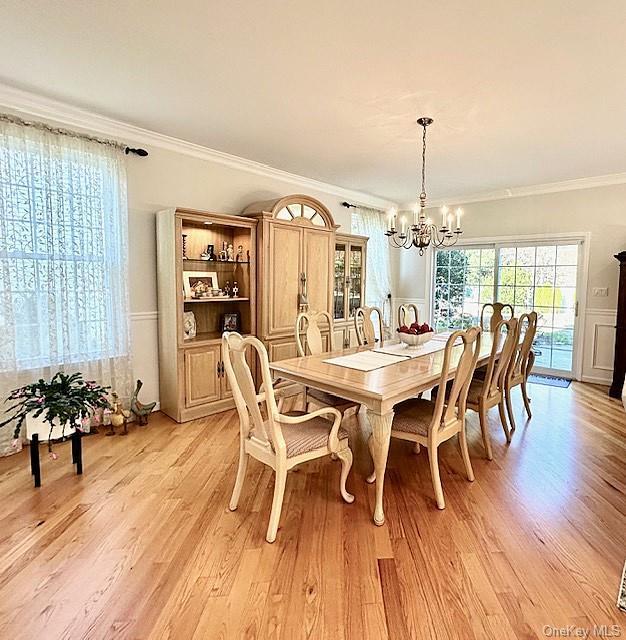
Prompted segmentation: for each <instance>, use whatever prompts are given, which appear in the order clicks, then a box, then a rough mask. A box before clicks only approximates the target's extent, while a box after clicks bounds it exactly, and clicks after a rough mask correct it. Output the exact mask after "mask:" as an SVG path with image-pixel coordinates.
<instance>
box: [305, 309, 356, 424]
mask: <svg viewBox="0 0 626 640" xmlns="http://www.w3.org/2000/svg"><path fill="white" fill-rule="evenodd" d="M323 326H325V327H326V330H327V332H328V343H327V346H328V348H327V349H325V348H324V337H323V335H322V327H323ZM295 334H296V348H297V350H298V355H299V356H300V357H303V356H307V355H320V354H322V353H325V352H327V351H334V350H335V340H334V338H335V333H334V327H333V319H332V316H331V315H330V313H328V311H306V312H302V313H300V314H298V317H297V318H296V326H295ZM304 393H305V396H304V402H305V407H306V409H307V411H308V409H309V404H314V405H319V406H321V407H324V406H327V407H335V408H336V409H338V410H339V412H340V413H341V414H342V415H344V414H345V413H346V411H348V410H349V409H354V408H356V409H357V410H358V409H359V407H360V405H359V403H357V402H353V401H351V400H345V399H344V398H340V397H339V396H335V395H333V394H332V393H326V391H321V390H320V389H308V388H306V387H305V391H304Z"/></svg>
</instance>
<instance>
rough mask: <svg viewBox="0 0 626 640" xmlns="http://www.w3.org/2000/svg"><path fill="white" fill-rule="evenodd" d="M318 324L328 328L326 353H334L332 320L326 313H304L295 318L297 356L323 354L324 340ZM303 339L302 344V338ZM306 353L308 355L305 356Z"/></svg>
mask: <svg viewBox="0 0 626 640" xmlns="http://www.w3.org/2000/svg"><path fill="white" fill-rule="evenodd" d="M320 324H325V325H327V327H328V351H334V349H335V341H334V332H333V319H332V317H331V315H330V313H328V311H306V312H303V313H300V314H298V317H297V318H296V328H295V331H296V347H297V349H298V355H299V356H305V355H314V356H316V355H319V354H320V353H324V352H325V351H326V349H324V338H323V336H322V330H321V328H320ZM303 337H304V339H305V340H304V343H303V341H302V338H303ZM307 351H308V354H307Z"/></svg>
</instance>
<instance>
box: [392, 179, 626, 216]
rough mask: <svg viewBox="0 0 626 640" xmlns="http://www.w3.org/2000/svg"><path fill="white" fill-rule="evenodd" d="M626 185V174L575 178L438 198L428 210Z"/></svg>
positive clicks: (429, 205)
mask: <svg viewBox="0 0 626 640" xmlns="http://www.w3.org/2000/svg"><path fill="white" fill-rule="evenodd" d="M625 183H626V172H624V173H609V174H607V175H604V176H592V177H589V178H575V179H573V180H562V181H561V182H546V183H544V184H534V185H528V186H525V187H510V188H508V189H500V190H497V191H483V192H479V193H473V194H468V195H460V196H458V195H457V196H454V197H452V198H438V199H437V200H432V201H430V202H429V203H428V208H431V207H440V206H442V205H444V204H448V205H450V204H451V203H454V204H455V205H456V204H460V205H463V204H471V203H472V202H489V201H491V200H508V199H510V198H524V197H527V196H537V195H543V194H547V193H559V192H562V191H576V190H578V189H593V188H595V187H609V186H612V185H616V184H625ZM414 204H415V203H404V205H402V207H401V208H402V210H406V211H410V210H412V207H413V205H414Z"/></svg>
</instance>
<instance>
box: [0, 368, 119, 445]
mask: <svg viewBox="0 0 626 640" xmlns="http://www.w3.org/2000/svg"><path fill="white" fill-rule="evenodd" d="M108 389H109V387H102V386H100V385H99V384H96V383H95V382H94V381H92V380H83V376H82V374H81V373H73V374H71V375H67V374H64V373H57V374H55V375H54V376H53V378H52V379H51V380H50V381H49V382H47V381H46V380H44V379H43V378H41V379H39V380H38V381H37V382H33V383H32V384H29V385H26V386H25V387H20V388H19V389H15V390H14V391H12V392H11V394H10V395H9V397H8V398H7V399H6V400H5V402H13V403H14V404H13V405H12V406H10V407H9V408H8V409H7V410H6V414H7V415H8V417H7V418H6V419H5V420H3V421H2V422H0V428H1V427H4V426H6V425H8V424H10V423H12V422H14V423H15V427H14V429H13V438H14V439H16V440H17V438H19V435H20V431H21V429H22V426H23V425H24V422H26V427H27V432H28V433H31V432H37V433H38V432H40V431H41V430H43V428H44V427H45V428H47V429H48V438H47V440H48V451H50V452H51V451H52V446H51V440H52V439H55V438H61V437H63V436H65V435H66V433H65V431H66V429H67V430H68V434H67V435H70V434H71V433H73V432H74V429H79V430H80V421H81V419H85V418H89V417H90V416H91V415H93V413H94V412H95V411H97V410H98V409H106V408H108V407H109V400H108V398H107V394H108Z"/></svg>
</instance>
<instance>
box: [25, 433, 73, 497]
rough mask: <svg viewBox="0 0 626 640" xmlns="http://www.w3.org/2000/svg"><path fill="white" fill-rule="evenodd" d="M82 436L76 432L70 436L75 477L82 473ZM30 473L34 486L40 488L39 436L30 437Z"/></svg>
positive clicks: (35, 434) (34, 434)
mask: <svg viewBox="0 0 626 640" xmlns="http://www.w3.org/2000/svg"><path fill="white" fill-rule="evenodd" d="M82 439H83V434H82V433H81V432H80V431H78V430H76V431H74V433H73V434H72V435H71V436H70V440H71V442H72V464H75V465H76V475H79V476H80V475H82V473H83V444H82ZM30 472H31V474H32V475H33V477H34V479H35V486H36V487H41V462H40V460H39V434H37V433H33V435H32V436H31V437H30Z"/></svg>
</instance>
